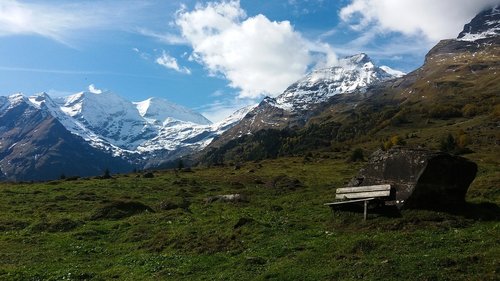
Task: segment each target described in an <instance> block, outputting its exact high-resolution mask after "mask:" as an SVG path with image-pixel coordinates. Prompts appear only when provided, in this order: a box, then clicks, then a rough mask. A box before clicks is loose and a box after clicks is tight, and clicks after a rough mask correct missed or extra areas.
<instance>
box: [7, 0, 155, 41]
mask: <svg viewBox="0 0 500 281" xmlns="http://www.w3.org/2000/svg"><path fill="white" fill-rule="evenodd" d="M128 2H130V1H128ZM130 4H131V3H126V2H123V1H120V2H117V1H95V2H90V1H88V2H83V1H82V2H78V1H68V2H66V3H64V2H63V3H57V4H55V3H50V2H42V1H39V2H34V1H31V2H27V1H25V2H21V1H18V0H1V1H0V36H10V35H38V36H42V37H48V38H51V39H53V40H56V41H59V42H62V43H65V44H67V43H68V40H69V38H71V37H73V36H75V34H80V33H78V32H77V31H80V32H81V31H83V30H90V29H92V30H96V29H106V28H112V29H119V28H122V27H124V26H125V25H126V24H127V23H130V22H132V21H133V19H134V18H135V16H134V15H137V13H136V12H137V11H138V10H139V9H141V7H142V6H145V5H146V4H141V2H134V5H130ZM132 6H133V11H135V13H133V12H132Z"/></svg>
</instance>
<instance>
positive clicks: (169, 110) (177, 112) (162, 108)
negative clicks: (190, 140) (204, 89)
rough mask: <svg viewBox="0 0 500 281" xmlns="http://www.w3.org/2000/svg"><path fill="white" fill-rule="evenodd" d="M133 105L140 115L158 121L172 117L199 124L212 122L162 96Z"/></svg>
mask: <svg viewBox="0 0 500 281" xmlns="http://www.w3.org/2000/svg"><path fill="white" fill-rule="evenodd" d="M134 105H135V106H136V108H137V110H138V111H139V114H140V115H141V116H142V117H144V118H147V119H152V120H153V121H156V122H160V123H162V122H164V121H165V120H166V119H168V118H173V119H177V120H180V121H184V122H191V123H195V124H199V125H210V124H212V122H210V120H208V119H207V118H205V117H204V116H203V115H201V114H199V113H197V112H195V111H193V110H191V109H189V108H187V107H184V106H181V105H178V104H175V103H172V102H170V101H168V100H166V99H162V98H148V99H147V100H144V101H140V102H135V103H134Z"/></svg>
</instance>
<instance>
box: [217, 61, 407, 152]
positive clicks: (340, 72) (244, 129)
mask: <svg viewBox="0 0 500 281" xmlns="http://www.w3.org/2000/svg"><path fill="white" fill-rule="evenodd" d="M403 74H404V73H402V72H399V71H396V70H392V69H391V68H389V67H387V66H384V67H378V66H375V65H374V64H373V62H372V61H371V59H370V58H369V57H368V56H367V55H366V54H364V53H361V54H358V55H354V56H349V57H345V58H343V59H340V60H339V63H338V65H337V66H334V67H330V68H325V69H319V70H315V71H313V72H311V73H309V74H308V75H306V76H305V77H304V78H302V79H300V80H299V81H297V82H295V83H293V84H292V85H290V86H289V87H288V88H287V89H286V90H285V91H284V92H283V93H282V94H281V95H279V96H278V97H276V98H271V97H266V98H264V100H263V101H262V102H261V103H260V104H259V105H258V106H257V107H256V108H254V109H253V110H252V111H250V112H249V113H248V114H247V115H246V116H245V117H244V118H243V119H242V120H241V121H240V122H239V123H238V124H237V125H235V126H234V127H233V128H231V129H229V130H228V131H227V132H225V133H224V134H223V135H221V137H219V138H218V139H216V140H215V141H214V142H213V143H212V144H211V145H210V147H209V148H212V147H217V146H220V145H222V144H224V143H226V142H228V141H229V140H232V139H235V138H238V137H240V136H243V135H246V134H251V133H254V132H257V131H259V130H263V129H283V128H287V127H289V128H291V127H301V126H303V125H304V124H305V123H306V122H307V120H309V119H310V117H311V116H314V115H315V114H317V113H318V112H319V111H321V110H322V108H323V107H324V106H325V104H326V103H327V102H328V101H329V100H331V98H332V97H334V96H335V95H338V94H349V93H353V92H365V91H366V89H367V87H368V86H370V85H373V84H376V83H378V82H382V81H386V80H389V79H393V78H397V77H401V76H402V75H403Z"/></svg>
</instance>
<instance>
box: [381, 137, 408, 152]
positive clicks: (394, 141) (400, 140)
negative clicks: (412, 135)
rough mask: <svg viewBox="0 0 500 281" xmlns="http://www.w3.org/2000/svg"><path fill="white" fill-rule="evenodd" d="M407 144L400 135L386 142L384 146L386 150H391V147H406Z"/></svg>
mask: <svg viewBox="0 0 500 281" xmlns="http://www.w3.org/2000/svg"><path fill="white" fill-rule="evenodd" d="M405 144H406V142H405V141H404V139H403V138H401V137H400V136H398V135H395V136H392V137H391V138H390V139H388V140H386V141H385V142H384V144H383V146H382V148H383V149H384V150H389V149H390V148H391V147H393V146H395V145H405Z"/></svg>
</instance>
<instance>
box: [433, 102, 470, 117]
mask: <svg viewBox="0 0 500 281" xmlns="http://www.w3.org/2000/svg"><path fill="white" fill-rule="evenodd" d="M428 114H429V116H430V117H432V118H441V119H447V118H454V117H461V116H462V112H461V111H460V110H458V109H456V108H455V107H453V106H449V105H436V106H433V107H431V108H430V109H429V111H428Z"/></svg>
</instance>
